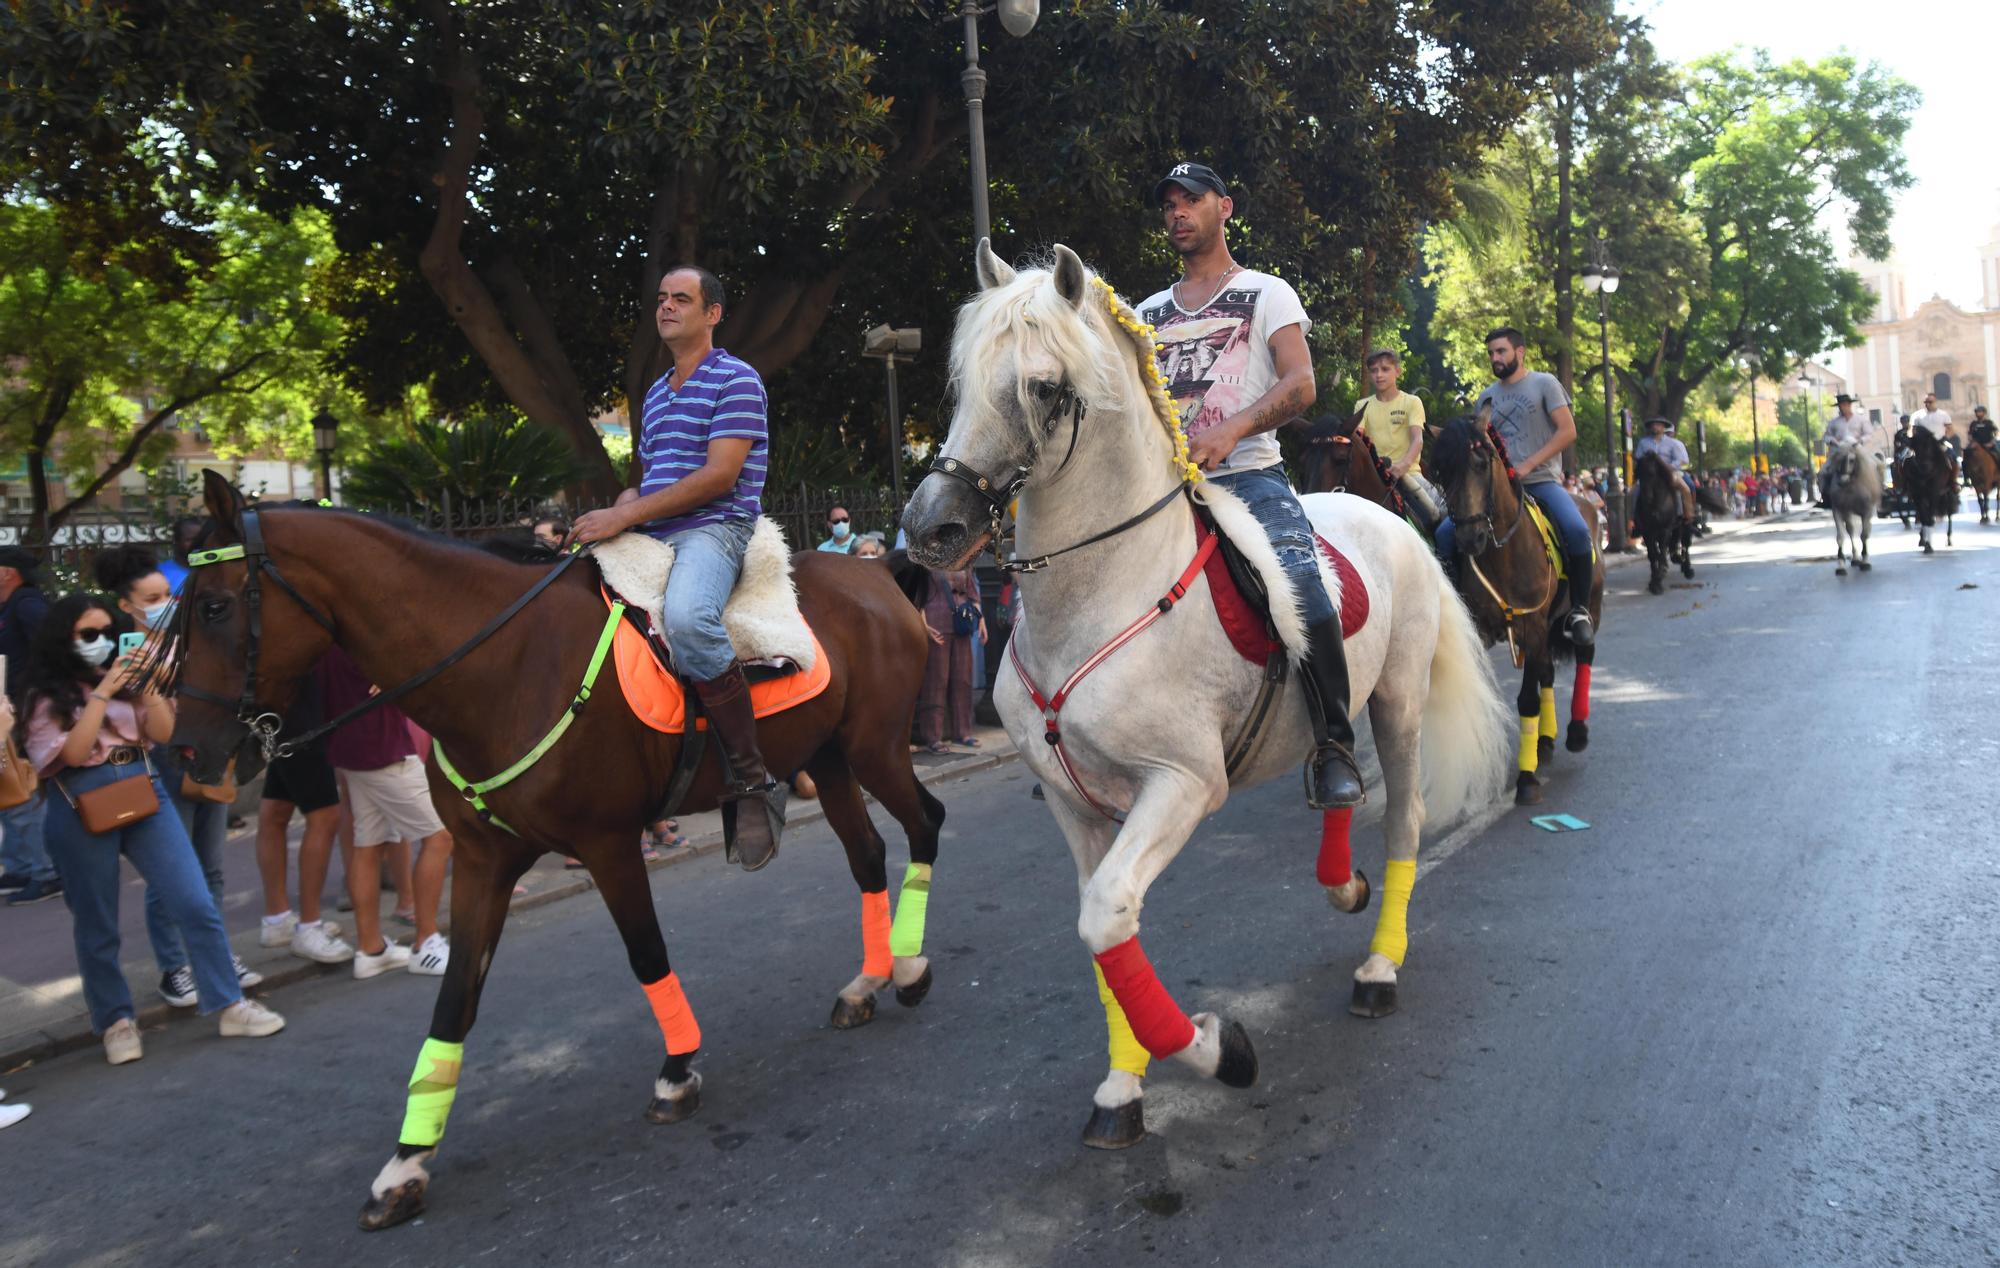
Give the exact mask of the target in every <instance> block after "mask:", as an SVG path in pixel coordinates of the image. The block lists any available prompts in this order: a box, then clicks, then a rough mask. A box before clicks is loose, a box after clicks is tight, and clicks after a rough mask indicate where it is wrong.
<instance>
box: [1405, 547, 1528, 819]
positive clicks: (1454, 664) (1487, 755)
mask: <svg viewBox="0 0 2000 1268" xmlns="http://www.w3.org/2000/svg"><path fill="white" fill-rule="evenodd" d="M1431 572H1432V574H1433V575H1434V576H1436V577H1437V587H1438V639H1437V650H1436V651H1434V652H1432V653H1431V688H1430V698H1429V700H1428V701H1427V702H1426V703H1425V705H1424V722H1423V728H1424V729H1423V766H1422V771H1423V794H1424V811H1425V816H1426V817H1427V818H1429V819H1431V820H1433V821H1436V822H1439V823H1445V822H1449V821H1451V820H1453V819H1457V818H1459V817H1460V816H1461V815H1463V814H1465V813H1466V812H1467V811H1469V810H1473V809H1475V808H1477V807H1479V806H1483V805H1485V804H1486V803H1487V802H1489V801H1491V800H1492V799H1493V798H1494V796H1495V795H1497V794H1498V793H1499V792H1500V790H1501V787H1502V785H1503V784H1504V783H1505V781H1506V776H1507V771H1508V762H1509V760H1510V758H1511V757H1512V755H1513V746H1514V737H1515V735H1516V731H1515V728H1514V716H1513V711H1512V709H1511V708H1510V707H1509V706H1508V704H1507V700H1506V698H1505V697H1503V696H1502V695H1501V694H1500V684H1499V683H1498V682H1496V681H1495V680H1494V677H1493V665H1492V663H1491V662H1490V661H1488V660H1487V658H1486V646H1485V644H1484V643H1483V642H1481V641H1480V638H1479V632H1478V630H1476V629H1474V628H1473V625H1472V614H1471V613H1470V612H1468V611H1466V609H1465V601H1464V600H1463V599H1460V598H1459V597H1458V592H1457V591H1456V590H1454V589H1452V587H1451V586H1450V585H1449V584H1447V583H1446V581H1445V579H1444V574H1443V572H1442V571H1440V570H1439V569H1438V568H1437V567H1435V566H1433V567H1432V569H1431Z"/></svg>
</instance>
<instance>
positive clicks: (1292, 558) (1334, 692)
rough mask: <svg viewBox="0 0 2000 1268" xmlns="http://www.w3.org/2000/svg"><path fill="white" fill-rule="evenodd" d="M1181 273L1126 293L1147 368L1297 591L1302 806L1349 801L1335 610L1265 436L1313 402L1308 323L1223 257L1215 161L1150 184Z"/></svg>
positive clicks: (1265, 277)
mask: <svg viewBox="0 0 2000 1268" xmlns="http://www.w3.org/2000/svg"><path fill="white" fill-rule="evenodd" d="M1153 201H1154V202H1155V203H1156V204H1157V205H1158V206H1159V208H1160V212H1161V215H1162V218H1163V219H1164V220H1165V222H1166V230H1167V240H1168V242H1169V243H1170V244H1171V245H1172V246H1173V248H1174V250H1175V251H1177V252H1179V253H1180V257H1181V280H1180V281H1179V282H1177V283H1175V284H1174V285H1173V286H1170V287H1168V288H1167V289H1166V290H1163V291H1160V292H1159V293H1157V294H1155V295H1153V296H1152V297H1151V298H1149V299H1147V300H1146V301H1145V302H1144V303H1142V304H1140V305H1139V313H1140V315H1141V316H1142V317H1143V318H1144V319H1145V320H1146V321H1147V322H1149V323H1151V324H1152V326H1153V328H1154V330H1155V332H1156V337H1157V339H1158V356H1159V363H1160V370H1161V372H1162V373H1163V374H1165V375H1166V379H1167V392H1168V394H1169V395H1170V396H1171V397H1172V398H1173V401H1174V404H1175V406H1176V407H1177V408H1178V409H1179V410H1180V412H1181V423H1182V426H1183V427H1184V428H1185V429H1186V431H1187V436H1188V454H1189V457H1190V458H1191V459H1192V460H1193V461H1194V462H1196V463H1197V464H1199V465H1200V467H1201V468H1202V470H1204V471H1206V472H1208V473H1209V478H1210V479H1211V480H1214V481H1215V482H1216V483H1217V484H1218V485H1220V486H1221V487H1223V488H1225V489H1227V490H1229V491H1230V492H1231V493H1234V494H1235V495H1236V496H1238V497H1240V498H1242V499H1243V501H1244V503H1245V504H1246V505H1247V506H1248V507H1249V508H1250V512H1251V514H1253V515H1255V516H1256V517H1257V522H1258V523H1259V524H1261V525H1262V526H1263V528H1264V531H1265V533H1266V535H1267V536H1269V537H1270V539H1271V547H1272V549H1273V550H1274V551H1275V552H1276V553H1277V556H1278V562H1279V563H1280V564H1281V565H1283V567H1284V570H1285V575H1286V576H1287V577H1289V578H1291V582H1292V587H1293V589H1295V590H1296V591H1297V592H1298V595H1299V602H1300V608H1301V615H1302V616H1303V617H1304V618H1305V622H1306V630H1307V633H1308V636H1309V651H1308V654H1307V657H1306V661H1305V664H1304V666H1303V669H1304V677H1305V687H1306V703H1307V705H1308V706H1309V707H1310V709H1311V712H1312V720H1313V739H1314V744H1313V753H1312V756H1311V757H1310V758H1309V759H1308V760H1307V763H1306V804H1307V805H1309V806H1311V807H1313V808H1314V809H1328V808H1332V807H1337V806H1352V805H1357V804H1359V803H1360V802H1361V800H1362V799H1363V797H1364V796H1365V795H1366V794H1365V791H1364V789H1363V788H1362V784H1361V771H1360V768H1359V767H1357V766H1356V765H1355V761H1354V727H1353V724H1352V723H1350V722H1349V721H1348V717H1347V705H1348V683H1347V656H1346V652H1345V650H1344V648H1343V646H1342V642H1341V634H1340V614H1339V613H1337V612H1335V611H1334V610H1333V600H1332V598H1331V597H1330V596H1329V595H1328V594H1327V592H1326V588H1325V586H1324V584H1323V583H1322V582H1321V580H1320V573H1319V561H1318V546H1317V543H1316V542H1315V541H1314V539H1313V529H1312V522H1311V521H1310V520H1308V519H1307V518H1306V513H1305V511H1304V509H1302V508H1301V507H1300V506H1299V498H1298V494H1296V493H1294V492H1293V491H1292V486H1291V483H1290V481H1288V480H1287V479H1286V478H1285V468H1284V464H1283V462H1282V460H1281V459H1280V457H1279V453H1278V440H1277V437H1276V436H1274V435H1272V433H1273V432H1274V431H1276V430H1277V429H1278V428H1279V427H1280V426H1282V425H1283V424H1285V423H1287V422H1290V421H1291V420H1292V419H1294V418H1297V417H1299V416H1300V415H1301V414H1303V413H1304V412H1305V409H1306V407H1307V406H1309V405H1311V404H1312V402H1313V397H1314V395H1315V392H1316V389H1315V386H1314V383H1313V369H1312V354H1311V353H1310V352H1308V351H1307V349H1306V331H1307V330H1308V329H1309V328H1310V326H1311V322H1310V320H1309V319H1308V318H1307V317H1306V311H1305V307H1304V306H1303V305H1301V304H1300V303H1299V297H1298V294H1297V293H1296V292H1295V291H1293V290H1292V288H1291V287H1290V286H1289V285H1287V284H1286V283H1285V282H1284V280H1283V279H1282V278H1277V277H1273V276H1272V275H1271V274H1269V273H1261V272H1258V271H1257V270H1255V269H1245V268H1243V267H1242V266H1241V265H1239V264H1237V263H1236V261H1235V260H1233V259H1231V258H1230V255H1229V247H1228V244H1227V243H1226V242H1224V240H1223V234H1222V222H1223V221H1225V220H1227V219H1229V215H1230V212H1231V211H1233V210H1234V209H1235V206H1236V204H1235V201H1234V200H1233V199H1232V198H1230V196H1229V188H1228V186H1226V185H1224V184H1223V183H1222V178H1221V177H1219V176H1217V175H1216V174H1215V173H1214V171H1212V170H1210V169H1209V168H1207V167H1204V166H1203V165H1201V164H1199V163H1177V164H1175V165H1174V168H1173V170H1172V171H1170V172H1168V173H1167V174H1166V176H1164V177H1163V178H1161V180H1160V182H1159V184H1157V185H1156V186H1154V188H1153Z"/></svg>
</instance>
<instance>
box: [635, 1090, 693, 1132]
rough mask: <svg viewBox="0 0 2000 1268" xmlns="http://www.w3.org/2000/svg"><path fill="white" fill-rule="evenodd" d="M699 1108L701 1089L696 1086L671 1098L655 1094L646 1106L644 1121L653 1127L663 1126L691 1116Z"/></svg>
mask: <svg viewBox="0 0 2000 1268" xmlns="http://www.w3.org/2000/svg"><path fill="white" fill-rule="evenodd" d="M700 1108H701V1089H700V1088H698V1087H697V1088H691V1089H689V1090H688V1091H686V1092H683V1093H681V1094H680V1095H679V1096H677V1097H675V1098H673V1099H672V1100H668V1099H667V1098H666V1097H664V1096H656V1097H654V1098H653V1100H652V1103H651V1104H649V1105H647V1106H646V1121H647V1122H649V1123H651V1124H653V1125H654V1126H655V1127H665V1126H666V1125H667V1124H669V1123H678V1122H681V1121H682V1120H684V1119H689V1118H693V1117H694V1114H695V1111H696V1110H698V1109H700Z"/></svg>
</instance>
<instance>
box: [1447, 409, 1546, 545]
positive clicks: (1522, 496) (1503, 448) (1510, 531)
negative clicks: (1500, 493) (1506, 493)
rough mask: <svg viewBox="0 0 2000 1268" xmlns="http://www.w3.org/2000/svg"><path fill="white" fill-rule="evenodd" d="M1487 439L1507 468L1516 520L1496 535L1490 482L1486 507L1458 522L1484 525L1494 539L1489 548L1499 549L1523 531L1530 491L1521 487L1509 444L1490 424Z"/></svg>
mask: <svg viewBox="0 0 2000 1268" xmlns="http://www.w3.org/2000/svg"><path fill="white" fill-rule="evenodd" d="M1486 439H1487V441H1488V442H1489V443H1490V444H1492V446H1493V452H1494V454H1495V455H1496V456H1497V457H1498V458H1499V459H1500V462H1501V465H1502V466H1503V467H1505V468H1506V472H1507V487H1508V488H1510V489H1511V490H1513V493H1514V522H1513V523H1512V524H1511V525H1509V526H1508V528H1507V531H1506V532H1505V533H1502V534H1500V535H1499V536H1495V535H1494V533H1493V490H1492V486H1491V485H1490V484H1489V485H1488V487H1487V492H1486V509H1485V510H1484V511H1481V512H1480V513H1479V514H1477V515H1468V516H1466V517H1465V518H1464V519H1462V520H1456V522H1457V523H1458V524H1459V525H1461V526H1462V527H1464V528H1466V529H1470V527H1471V526H1472V525H1474V524H1481V525H1484V526H1485V530H1486V535H1487V537H1489V538H1491V539H1492V542H1491V545H1490V546H1489V547H1488V549H1489V550H1498V549H1500V548H1501V547H1502V546H1505V545H1506V544H1507V543H1508V542H1510V541H1512V540H1513V539H1514V534H1515V533H1518V532H1520V531H1521V523H1522V521H1524V520H1526V519H1527V518H1528V493H1527V490H1526V489H1524V488H1522V487H1521V477H1520V476H1519V475H1517V474H1515V471H1514V462H1513V460H1512V459H1511V458H1509V457H1508V456H1507V445H1506V442H1505V441H1503V440H1501V439H1500V434H1499V433H1498V432H1496V431H1494V430H1493V428H1492V427H1491V426H1488V427H1487V428H1486ZM1468 474H1470V473H1468ZM1454 518H1455V517H1454ZM1467 535H1468V536H1470V535H1471V534H1470V533H1469V532H1468V534H1467ZM1468 553H1469V552H1468Z"/></svg>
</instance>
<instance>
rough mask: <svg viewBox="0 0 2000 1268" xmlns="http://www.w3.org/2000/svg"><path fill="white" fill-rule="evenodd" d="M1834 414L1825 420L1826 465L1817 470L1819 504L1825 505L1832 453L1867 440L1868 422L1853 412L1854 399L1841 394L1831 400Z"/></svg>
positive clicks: (1832, 465)
mask: <svg viewBox="0 0 2000 1268" xmlns="http://www.w3.org/2000/svg"><path fill="white" fill-rule="evenodd" d="M1833 406H1834V414H1833V417H1831V418H1829V419H1827V420H1826V434H1825V441H1826V457H1827V463H1826V465H1825V466H1823V467H1821V468H1820V469H1819V499H1820V504H1821V505H1822V506H1824V505H1825V504H1826V497H1827V494H1828V493H1830V492H1831V491H1832V488H1833V486H1832V480H1833V467H1834V464H1833V451H1834V449H1835V447H1836V446H1840V445H1858V444H1861V443H1862V442H1864V441H1865V440H1867V439H1868V432H1869V427H1868V421H1867V420H1866V419H1864V418H1861V417H1859V416H1858V415H1856V414H1855V412H1854V398H1853V397H1851V396H1849V395H1848V394H1847V393H1845V392H1842V393H1841V394H1840V395H1838V396H1836V397H1834V398H1833Z"/></svg>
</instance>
